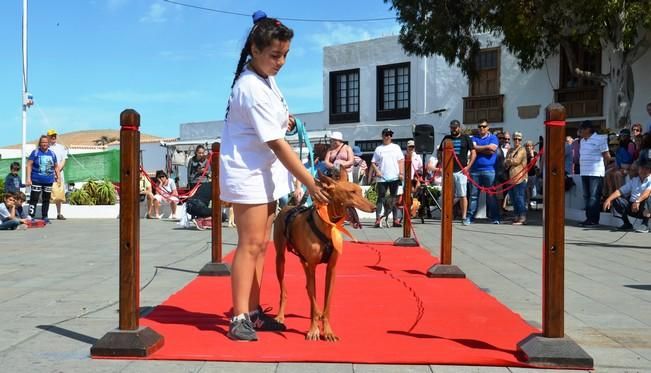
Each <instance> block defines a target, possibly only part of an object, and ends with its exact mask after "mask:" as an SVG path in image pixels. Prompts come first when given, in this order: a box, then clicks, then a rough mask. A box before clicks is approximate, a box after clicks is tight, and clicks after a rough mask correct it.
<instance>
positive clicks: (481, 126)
mask: <svg viewBox="0 0 651 373" xmlns="http://www.w3.org/2000/svg"><path fill="white" fill-rule="evenodd" d="M477 127H479V128H486V127H488V126H487V125H485V124H480V125H479V126H477Z"/></svg>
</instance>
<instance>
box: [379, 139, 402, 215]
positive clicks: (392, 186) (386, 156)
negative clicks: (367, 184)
mask: <svg viewBox="0 0 651 373" xmlns="http://www.w3.org/2000/svg"><path fill="white" fill-rule="evenodd" d="M392 141H393V131H392V130H391V129H390V128H385V129H383V130H382V144H381V145H379V146H378V147H377V148H375V152H373V158H372V159H371V170H372V171H373V174H374V175H375V181H376V182H377V203H376V210H375V225H374V226H375V228H379V227H380V220H381V217H382V207H383V206H384V199H385V195H386V192H387V190H389V196H390V198H391V199H392V200H393V201H397V197H398V187H399V186H400V185H401V183H402V181H403V180H404V177H405V164H404V162H403V160H404V158H405V157H404V155H403V154H402V149H400V146H398V145H396V144H394V143H393V142H392ZM392 213H393V226H394V227H401V226H402V224H401V223H400V220H401V218H402V212H401V211H400V210H399V209H398V208H397V206H396V204H395V203H394V205H393V206H392ZM385 215H386V214H385Z"/></svg>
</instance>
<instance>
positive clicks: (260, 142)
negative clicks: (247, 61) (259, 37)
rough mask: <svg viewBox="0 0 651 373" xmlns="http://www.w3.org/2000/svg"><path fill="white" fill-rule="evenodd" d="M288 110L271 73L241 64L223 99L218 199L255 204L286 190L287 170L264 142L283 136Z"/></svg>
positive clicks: (289, 181) (288, 179)
mask: <svg viewBox="0 0 651 373" xmlns="http://www.w3.org/2000/svg"><path fill="white" fill-rule="evenodd" d="M288 120H289V110H288V109H287V105H286V104H285V99H284V98H283V96H282V94H281V92H280V89H278V86H277V85H276V81H275V80H274V78H273V77H272V76H270V77H268V78H266V79H265V78H262V77H260V76H259V75H257V74H256V73H254V72H252V71H250V70H248V68H245V69H244V71H242V74H240V77H239V79H238V80H237V82H235V86H234V87H233V90H232V92H231V96H230V98H229V100H228V112H227V113H226V120H225V122H224V131H223V132H222V138H221V150H220V152H221V154H220V157H219V163H220V167H221V169H220V175H219V186H220V188H221V199H222V200H223V201H226V202H235V203H245V204H258V203H267V202H273V201H276V200H278V199H279V198H280V197H282V196H285V195H287V194H288V193H289V192H290V190H291V185H292V179H291V177H290V175H289V172H288V171H287V169H286V168H285V166H283V164H282V163H281V162H280V160H279V159H278V158H277V157H276V155H275V154H274V152H273V151H271V149H270V148H269V146H268V145H267V144H266V142H267V141H271V140H277V139H281V138H283V137H284V136H285V132H286V131H287V125H288Z"/></svg>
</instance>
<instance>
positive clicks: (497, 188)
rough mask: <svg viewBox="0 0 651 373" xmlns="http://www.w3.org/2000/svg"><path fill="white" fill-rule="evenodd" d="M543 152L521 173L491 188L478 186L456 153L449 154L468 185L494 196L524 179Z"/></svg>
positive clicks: (542, 150) (541, 150)
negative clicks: (468, 182) (466, 179)
mask: <svg viewBox="0 0 651 373" xmlns="http://www.w3.org/2000/svg"><path fill="white" fill-rule="evenodd" d="M498 150H499V149H498ZM544 151H545V149H544V148H542V149H540V151H539V152H538V154H536V156H535V157H533V158H532V159H531V162H529V163H528V164H527V166H526V167H524V168H523V169H522V171H520V172H518V173H517V174H515V175H514V176H513V177H512V178H510V179H509V180H507V181H505V182H503V183H501V184H497V185H492V186H489V187H483V186H481V185H479V184H478V183H477V182H476V181H475V180H474V179H472V178H471V177H470V172H468V171H467V170H464V166H463V165H462V164H461V160H460V159H459V157H458V156H457V153H455V152H454V151H451V152H452V154H453V155H454V161H455V162H456V163H457V165H458V166H459V168H461V171H462V172H463V174H464V175H466V177H467V178H468V181H470V183H471V184H472V185H474V186H475V187H476V188H477V189H479V190H480V191H482V192H484V193H486V194H490V195H496V194H497V193H503V192H507V191H509V190H511V189H513V188H515V187H516V186H517V185H518V184H519V183H515V184H513V182H514V181H519V180H521V179H522V178H523V177H524V175H525V174H528V173H529V171H531V169H532V168H533V167H534V166H535V165H536V163H537V162H538V160H539V159H540V157H541V156H542V155H543V153H544Z"/></svg>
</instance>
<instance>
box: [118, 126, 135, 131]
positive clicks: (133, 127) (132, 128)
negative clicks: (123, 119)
mask: <svg viewBox="0 0 651 373" xmlns="http://www.w3.org/2000/svg"><path fill="white" fill-rule="evenodd" d="M120 130H121V131H138V126H122V127H121V128H120Z"/></svg>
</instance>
